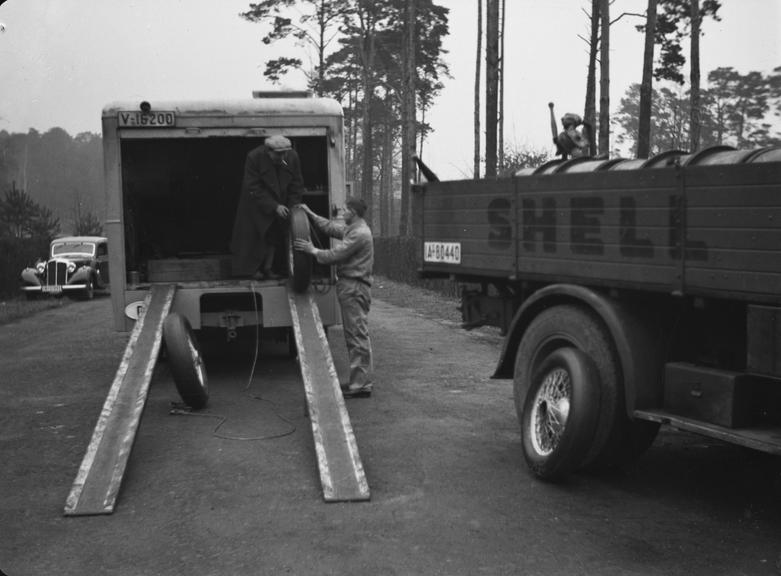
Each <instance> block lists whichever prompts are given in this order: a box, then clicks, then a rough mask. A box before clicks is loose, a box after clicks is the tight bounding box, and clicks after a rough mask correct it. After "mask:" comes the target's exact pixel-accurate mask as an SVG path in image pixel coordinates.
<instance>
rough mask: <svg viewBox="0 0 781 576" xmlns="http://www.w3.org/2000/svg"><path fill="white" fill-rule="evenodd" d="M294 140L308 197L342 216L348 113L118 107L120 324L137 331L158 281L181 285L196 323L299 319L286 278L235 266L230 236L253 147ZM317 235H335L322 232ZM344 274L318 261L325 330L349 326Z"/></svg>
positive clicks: (113, 204) (112, 172) (115, 220)
mask: <svg viewBox="0 0 781 576" xmlns="http://www.w3.org/2000/svg"><path fill="white" fill-rule="evenodd" d="M275 134H281V135H283V136H285V137H287V138H288V139H290V140H291V142H292V145H293V148H294V149H295V150H296V152H297V153H298V155H299V157H300V160H301V167H302V173H303V179H304V186H305V187H306V194H305V196H304V202H305V203H307V204H308V205H309V206H310V207H311V208H312V209H313V210H314V211H316V212H317V213H319V214H321V215H323V216H325V217H332V216H337V214H338V212H339V210H340V209H341V207H342V205H343V203H344V199H345V180H344V149H343V118H342V110H341V107H340V106H339V104H338V103H337V102H335V101H333V100H329V99H317V98H262V99H252V100H236V101H207V102H195V101H194V102H152V103H143V104H142V105H140V104H139V103H138V102H118V103H112V104H110V105H108V106H106V107H105V108H104V110H103V144H104V164H105V175H106V194H107V219H106V235H107V236H108V238H109V243H110V244H111V245H112V246H113V247H119V249H117V248H114V249H113V250H112V251H111V258H112V260H111V268H112V270H117V271H118V273H117V274H116V276H115V278H116V281H115V283H112V284H113V285H112V301H113V302H112V303H113V310H114V321H115V326H116V328H117V329H118V330H128V329H130V328H131V327H132V325H133V323H134V320H135V318H136V316H137V309H138V306H140V305H141V303H142V301H143V300H144V297H145V295H146V293H147V292H148V290H149V288H150V287H151V286H152V285H154V284H159V283H172V284H175V285H176V286H177V290H176V295H175V300H174V302H173V308H172V310H173V311H174V312H177V313H179V314H181V315H183V316H185V317H186V318H187V319H188V321H189V323H190V324H191V326H192V327H193V328H194V329H196V330H197V329H200V328H204V327H214V328H225V329H228V330H231V331H233V330H235V329H237V328H241V327H242V326H252V325H262V326H264V327H268V328H277V327H281V328H285V327H289V326H291V318H290V312H289V309H288V305H287V296H286V284H285V280H284V279H283V280H279V281H253V280H251V279H249V278H241V277H237V276H236V275H234V274H233V273H232V270H231V255H230V241H231V234H232V229H233V224H234V218H235V215H236V207H237V205H238V198H239V193H240V190H241V185H242V177H243V174H244V163H245V160H246V156H247V153H248V152H249V151H250V150H252V149H253V148H255V147H257V146H259V145H261V144H263V142H264V141H265V139H266V137H268V136H272V135H275ZM312 234H313V235H314V237H313V241H315V243H316V244H317V243H319V244H320V245H321V246H322V245H325V246H327V245H328V243H329V239H327V238H324V237H320V236H319V235H318V233H316V232H312ZM333 280H334V279H333V276H332V273H331V271H330V269H329V268H328V267H323V266H317V265H315V266H314V270H313V273H312V283H313V284H314V285H316V287H317V294H318V295H317V302H318V305H319V307H320V312H321V315H322V318H323V322H324V324H325V325H331V324H335V323H337V322H338V318H339V313H338V312H339V311H338V305H337V303H336V298H335V294H334V290H332V289H331V287H332V285H333Z"/></svg>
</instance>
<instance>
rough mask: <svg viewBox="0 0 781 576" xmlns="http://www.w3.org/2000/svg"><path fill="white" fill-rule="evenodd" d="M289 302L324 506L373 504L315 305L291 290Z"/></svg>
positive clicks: (307, 292) (309, 299)
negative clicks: (370, 500)
mask: <svg viewBox="0 0 781 576" xmlns="http://www.w3.org/2000/svg"><path fill="white" fill-rule="evenodd" d="M288 302H289V304H290V315H291V316H292V318H293V330H294V332H295V337H296V347H297V348H298V359H299V364H300V366H301V376H302V377H303V380H304V389H305V391H306V401H307V407H308V411H309V419H310V421H311V423H312V434H313V435H314V441H315V450H316V453H317V465H318V468H319V470H320V483H321V484H322V486H323V499H324V500H325V501H326V502H344V501H355V500H369V498H370V494H369V485H368V483H367V482H366V476H365V475H364V471H363V464H362V463H361V458H360V456H359V455H358V446H357V444H356V442H355V434H354V433H353V429H352V425H351V424H350V417H349V415H348V414H347V409H346V408H345V405H344V399H343V398H342V393H341V390H340V389H339V379H338V377H337V374H336V367H335V366H334V362H333V358H332V357H331V350H330V348H329V347H328V340H327V339H326V335H325V331H324V330H323V324H322V322H321V320H320V312H319V311H318V308H317V304H316V303H315V301H314V298H313V297H312V293H311V291H310V290H307V291H306V292H304V293H297V292H295V291H294V290H292V289H290V288H289V289H288Z"/></svg>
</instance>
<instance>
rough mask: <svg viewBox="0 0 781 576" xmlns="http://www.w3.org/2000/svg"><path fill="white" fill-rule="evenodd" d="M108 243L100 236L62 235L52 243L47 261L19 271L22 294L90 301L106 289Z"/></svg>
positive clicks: (41, 261) (107, 279)
mask: <svg viewBox="0 0 781 576" xmlns="http://www.w3.org/2000/svg"><path fill="white" fill-rule="evenodd" d="M108 288H109V273H108V240H107V239H106V238H104V237H103V236H64V237H61V238H57V239H55V240H52V243H51V246H50V247H49V258H48V260H43V259H40V260H38V261H37V262H36V263H35V265H34V266H32V267H29V268H25V269H24V270H22V291H23V292H24V293H25V295H26V296H27V297H28V298H35V297H37V296H39V295H41V294H53V295H55V296H62V295H63V294H67V295H68V296H71V297H74V298H81V299H83V300H89V299H91V298H93V297H94V295H95V290H108Z"/></svg>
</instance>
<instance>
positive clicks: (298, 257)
mask: <svg viewBox="0 0 781 576" xmlns="http://www.w3.org/2000/svg"><path fill="white" fill-rule="evenodd" d="M290 239H291V244H292V241H293V240H310V234H309V217H308V216H307V214H306V212H304V210H303V209H302V208H297V207H294V208H293V209H292V210H291V211H290ZM290 252H291V254H292V256H291V258H290V267H291V270H290V277H291V278H292V279H293V290H294V291H296V292H299V293H300V292H306V289H307V288H309V284H310V283H311V281H312V257H311V256H310V255H309V254H306V253H305V252H301V251H300V250H295V249H293V248H292V247H291V250H290Z"/></svg>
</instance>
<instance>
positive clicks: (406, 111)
mask: <svg viewBox="0 0 781 576" xmlns="http://www.w3.org/2000/svg"><path fill="white" fill-rule="evenodd" d="M404 12H405V18H404V47H403V49H402V57H403V59H404V63H403V66H404V72H403V75H404V87H403V89H402V90H403V92H402V93H403V98H402V103H401V121H402V126H401V214H399V235H401V236H407V235H409V233H410V232H411V226H410V222H411V220H410V216H411V215H410V186H411V185H412V180H413V178H412V174H413V168H412V157H413V156H414V155H415V47H416V45H417V37H416V34H415V19H416V14H415V0H407V1H406V3H405V11H404Z"/></svg>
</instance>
